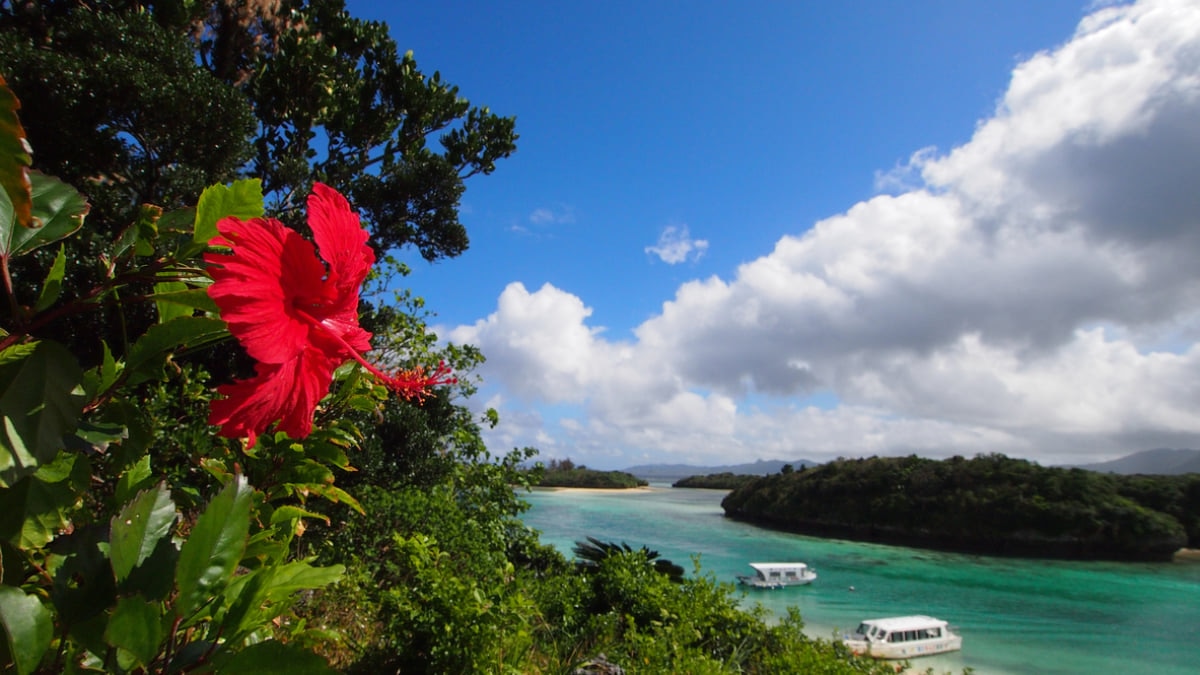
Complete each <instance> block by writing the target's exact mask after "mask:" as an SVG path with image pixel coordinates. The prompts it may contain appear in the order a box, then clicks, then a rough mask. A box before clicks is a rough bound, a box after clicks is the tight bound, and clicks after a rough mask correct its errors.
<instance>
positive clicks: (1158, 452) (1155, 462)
mask: <svg viewBox="0 0 1200 675" xmlns="http://www.w3.org/2000/svg"><path fill="white" fill-rule="evenodd" d="M784 464H791V465H792V468H795V469H799V468H800V467H801V466H816V465H817V464H820V462H814V461H812V460H811V459H797V460H794V461H791V462H786V461H784V460H781V459H770V460H765V459H760V460H758V461H757V462H752V463H750V464H728V465H725V466H696V465H693V464H640V465H638V466H631V467H629V468H628V469H624V471H625V472H627V473H631V474H633V475H635V476H637V477H638V478H643V479H645V480H651V481H668V480H669V481H675V480H678V479H680V478H687V477H688V476H707V475H708V474H710V473H726V472H728V473H734V474H743V475H753V476H766V475H769V474H773V473H779V470H780V469H782V468H783V465H784ZM1068 466H1074V467H1078V468H1080V469H1087V470H1088V471H1099V472H1101V473H1120V474H1134V473H1143V474H1156V475H1163V476H1173V475H1178V474H1182V473H1200V450H1182V449H1180V450H1174V449H1171V448H1156V449H1154V450H1143V451H1142V452H1135V453H1133V454H1132V455H1126V456H1125V457H1121V458H1120V459H1114V460H1112V461H1109V462H1098V463H1095V464H1072V465H1068Z"/></svg>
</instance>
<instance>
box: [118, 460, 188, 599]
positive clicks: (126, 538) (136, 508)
mask: <svg viewBox="0 0 1200 675" xmlns="http://www.w3.org/2000/svg"><path fill="white" fill-rule="evenodd" d="M175 515H176V514H175V503H174V502H172V501H171V493H170V491H168V490H167V486H166V485H165V484H164V483H159V484H158V486H157V487H155V488H154V489H152V490H145V491H143V492H141V493H139V494H138V496H137V497H135V498H134V499H133V501H131V502H129V503H128V504H126V505H125V506H124V507H123V508H122V509H121V510H120V511H119V512H117V515H115V516H113V517H112V520H111V521H109V527H110V528H111V529H110V534H109V540H108V541H109V552H108V556H109V559H110V560H111V561H112V569H113V576H114V577H115V578H116V580H117V583H118V584H119V583H121V582H122V581H124V580H125V578H126V577H128V576H129V573H130V572H132V571H133V568H135V567H137V566H138V565H141V564H142V563H143V562H145V560H146V559H147V558H149V557H150V554H152V553H153V552H154V549H155V548H157V547H158V545H159V542H160V541H161V540H162V539H163V538H165V537H169V536H170V535H171V529H172V528H173V527H174V525H175Z"/></svg>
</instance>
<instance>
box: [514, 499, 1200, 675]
mask: <svg viewBox="0 0 1200 675" xmlns="http://www.w3.org/2000/svg"><path fill="white" fill-rule="evenodd" d="M725 494H726V493H725V492H724V491H720V490H700V489H684V488H671V487H666V486H652V487H650V488H648V489H640V490H613V491H574V490H566V491H556V490H534V491H533V492H531V493H524V494H523V496H524V498H525V499H526V500H527V501H528V502H529V503H530V504H531V505H532V508H531V509H530V510H529V511H528V512H527V513H526V514H525V515H524V520H525V523H526V524H527V525H529V526H530V527H533V528H535V529H537V530H539V531H541V539H542V541H543V543H547V544H551V545H553V546H555V547H556V548H557V549H559V550H560V551H562V552H563V553H564V554H565V555H566V556H567V557H568V558H571V557H572V553H571V549H572V547H573V546H574V543H575V542H576V541H581V540H583V539H584V538H585V537H587V536H592V537H596V538H598V539H600V540H602V541H613V542H618V543H620V542H625V543H628V544H629V545H630V546H632V547H633V548H640V547H641V546H646V547H648V548H650V549H653V550H656V551H658V552H659V553H660V554H662V556H663V557H666V558H668V559H670V560H672V561H673V562H675V563H678V564H681V565H683V567H684V568H685V569H687V570H689V571H690V570H691V569H692V564H691V560H692V558H693V557H694V556H697V555H698V556H699V560H700V565H701V573H702V574H711V575H712V576H713V577H715V578H716V579H717V580H719V581H730V582H732V581H736V576H737V575H738V574H747V573H750V572H751V570H750V568H749V567H748V563H750V562H806V563H808V564H809V565H811V566H812V567H814V568H815V569H816V571H817V575H818V577H817V579H816V581H814V582H813V583H812V584H811V585H809V586H802V587H791V588H785V589H780V590H747V591H744V593H745V596H744V599H743V602H746V603H754V602H761V603H762V604H763V606H765V607H767V608H768V609H771V610H772V611H773V612H774V613H776V614H777V615H782V614H783V612H784V610H785V609H786V608H787V607H788V606H795V607H798V608H799V610H800V613H801V615H802V616H803V618H804V622H805V628H804V632H805V633H807V634H808V635H809V636H811V637H818V638H832V637H833V636H834V635H835V631H849V630H853V628H854V627H855V626H857V625H858V622H859V621H861V620H862V619H868V618H875V617H885V616H896V615H903V614H929V615H932V616H935V617H938V618H940V619H944V620H946V621H949V622H950V623H951V625H953V626H956V627H957V628H958V629H959V631H960V632H961V633H962V635H963V650H962V651H961V652H958V653H955V654H945V655H938V656H932V657H925V658H921V659H917V660H915V661H914V662H913V666H916V667H917V668H916V669H917V670H919V671H924V670H925V669H926V668H927V667H932V668H933V669H934V671H935V672H937V673H944V672H952V673H960V672H961V671H962V670H963V668H964V667H968V666H969V667H971V668H973V669H974V670H975V672H976V673H978V674H979V675H1013V674H1018V673H1036V674H1038V675H1055V674H1060V673H1061V674H1064V675H1065V674H1068V673H1069V674H1076V673H1078V674H1081V675H1082V674H1085V673H1086V674H1088V675H1092V674H1094V673H1120V674H1130V673H1146V674H1147V675H1151V674H1153V675H1184V674H1185V673H1186V674H1188V675H1195V674H1196V673H1200V562H1195V561H1192V562H1175V563H1108V562H1064V561H1052V560H1029V559H1015V558H995V557H989V556H979V555H964V554H956V553H941V552H936V551H926V550H921V549H914V548H905V547H901V546H885V545H881V544H864V543H857V542H850V541H843V540H838V539H821V538H815V537H806V536H801V535H796V534H789V533H781V532H774V531H771V530H766V529H762V528H759V527H756V526H753V525H748V524H745V523H739V522H736V521H733V520H729V519H726V518H725V517H724V513H723V512H722V510H721V498H722V497H724V496H725ZM739 593H742V591H739Z"/></svg>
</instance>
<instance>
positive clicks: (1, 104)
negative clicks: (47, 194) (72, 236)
mask: <svg viewBox="0 0 1200 675" xmlns="http://www.w3.org/2000/svg"><path fill="white" fill-rule="evenodd" d="M20 107H21V102H20V101H18V100H17V97H16V95H15V94H13V92H12V90H11V89H9V88H8V83H7V82H5V81H4V78H3V77H0V186H3V188H4V189H3V192H4V193H5V195H7V197H8V203H9V208H11V209H12V212H13V215H12V216H10V217H11V218H12V219H13V221H15V223H16V224H18V225H20V226H21V227H31V226H32V225H33V222H32V221H33V218H32V215H33V214H32V209H33V201H32V200H31V199H30V197H29V179H28V177H27V176H26V168H27V167H28V166H29V165H30V164H31V163H32V162H33V160H32V158H30V156H29V144H28V141H26V140H25V129H24V128H22V127H21V120H20V119H19V118H18V116H17V110H19V109H20ZM11 226H12V224H9V225H4V224H3V223H0V230H2V229H3V228H5V227H11ZM5 238H6V239H7V237H5Z"/></svg>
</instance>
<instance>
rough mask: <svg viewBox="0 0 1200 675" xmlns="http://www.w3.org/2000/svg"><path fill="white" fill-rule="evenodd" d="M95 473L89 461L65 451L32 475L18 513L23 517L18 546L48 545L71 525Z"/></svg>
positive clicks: (26, 483)
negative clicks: (74, 511)
mask: <svg viewBox="0 0 1200 675" xmlns="http://www.w3.org/2000/svg"><path fill="white" fill-rule="evenodd" d="M90 477H91V470H90V467H89V465H88V461H87V460H86V459H85V458H84V457H81V456H79V455H77V454H75V453H68V452H63V453H59V455H58V457H57V458H55V460H54V461H53V462H51V463H49V464H45V465H43V466H41V467H40V468H39V469H38V470H37V472H36V473H34V474H33V475H32V476H30V477H28V478H26V479H25V480H23V481H21V483H20V484H19V486H23V488H22V489H21V490H14V492H15V493H16V494H17V495H19V496H20V498H21V502H20V503H19V506H18V508H20V511H18V513H20V514H22V515H23V519H22V523H21V534H20V539H19V540H18V543H19V544H20V546H21V548H24V549H27V550H28V549H34V548H40V547H42V546H45V545H46V544H47V543H49V542H50V541H51V540H52V539H54V538H55V537H56V536H58V535H59V533H61V532H62V531H63V530H65V529H67V527H68V525H70V522H71V521H70V517H69V516H70V513H71V511H73V510H74V509H75V506H76V504H77V503H78V502H79V499H80V495H82V494H83V492H84V490H86V489H87V485H88V480H89V478H90Z"/></svg>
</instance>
